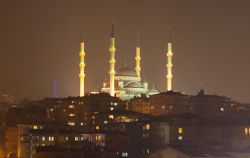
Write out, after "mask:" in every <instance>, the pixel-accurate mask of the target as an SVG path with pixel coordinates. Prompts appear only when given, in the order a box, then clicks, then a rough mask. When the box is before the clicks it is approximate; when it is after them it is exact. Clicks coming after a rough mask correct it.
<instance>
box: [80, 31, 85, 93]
mask: <svg viewBox="0 0 250 158" xmlns="http://www.w3.org/2000/svg"><path fill="white" fill-rule="evenodd" d="M79 56H80V63H79V68H80V74H79V78H80V97H83V96H84V93H85V92H84V78H85V73H84V68H85V63H84V57H85V51H84V42H83V32H81V42H80V53H79Z"/></svg>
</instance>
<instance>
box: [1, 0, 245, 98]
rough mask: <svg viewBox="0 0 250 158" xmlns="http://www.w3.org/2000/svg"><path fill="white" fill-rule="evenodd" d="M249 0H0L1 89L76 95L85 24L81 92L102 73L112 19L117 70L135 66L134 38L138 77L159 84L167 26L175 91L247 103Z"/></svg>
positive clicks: (100, 78) (98, 83)
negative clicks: (137, 49)
mask: <svg viewBox="0 0 250 158" xmlns="http://www.w3.org/2000/svg"><path fill="white" fill-rule="evenodd" d="M249 6H250V1H249V0H88V1H86V0H0V54H1V56H0V72H1V76H0V90H2V91H4V90H18V91H24V90H27V91H28V92H29V93H31V94H38V95H40V96H52V95H53V79H54V78H56V79H57V81H58V85H57V86H58V95H59V96H68V95H78V94H79V78H78V74H79V68H78V63H79V40H80V29H81V27H84V30H85V32H84V36H85V37H84V39H85V43H86V58H85V59H86V69H85V71H86V91H90V90H92V89H96V88H97V86H99V87H100V86H101V85H102V82H103V80H104V79H105V78H107V77H108V68H109V64H108V58H109V52H108V47H109V36H110V29H111V23H112V21H114V24H115V35H116V39H117V40H116V43H117V52H116V59H117V64H116V69H119V68H120V67H122V66H123V65H124V63H125V62H127V63H128V65H129V66H130V67H131V68H134V66H135V61H134V56H135V46H136V34H137V32H140V36H141V42H140V43H141V56H142V76H147V79H148V81H149V83H150V87H151V86H152V84H153V83H154V84H155V87H156V88H157V89H159V90H164V89H165V87H166V85H165V84H166V81H165V75H166V67H165V64H166V54H165V53H166V46H167V40H168V27H169V26H170V27H171V30H172V39H173V42H174V53H175V54H174V57H173V63H174V69H173V75H174V81H173V84H174V89H175V90H176V91H183V92H186V93H189V94H195V93H196V92H197V91H198V90H199V89H200V88H204V89H205V90H206V91H207V92H208V93H210V94H215V93H216V94H219V95H225V96H228V97H232V98H234V99H236V100H238V101H248V102H250V95H249V94H250V83H249V82H250V70H249V68H250V62H249V60H250V9H249Z"/></svg>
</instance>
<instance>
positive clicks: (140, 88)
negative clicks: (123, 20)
mask: <svg viewBox="0 0 250 158" xmlns="http://www.w3.org/2000/svg"><path fill="white" fill-rule="evenodd" d="M109 52H110V59H109V64H110V69H109V81H104V83H103V87H102V88H101V90H100V91H101V92H104V93H109V94H110V95H111V96H116V97H119V98H120V99H122V100H130V99H132V98H134V97H140V96H141V95H145V96H147V97H148V96H150V95H154V94H158V93H159V91H158V90H157V89H155V88H154V86H153V87H152V88H151V89H149V84H148V82H147V81H146V79H145V80H144V81H143V80H142V79H141V74H140V73H141V66H140V63H141V55H140V45H139V42H138V43H137V46H136V52H135V68H134V69H131V68H129V67H128V66H127V65H125V66H124V67H123V68H120V69H119V70H118V71H115V63H116V60H115V52H116V47H115V34H114V25H113V24H112V29H111V36H110V47H109ZM172 55H173V54H172V44H171V43H170V42H169V43H168V52H167V59H168V62H167V64H166V67H167V71H168V74H167V75H166V79H167V90H168V91H171V90H172V63H171V61H172ZM79 56H80V64H79V68H80V74H79V78H80V97H82V96H84V78H85V74H84V68H85V63H84V56H85V51H84V42H83V40H82V39H81V43H80V53H79Z"/></svg>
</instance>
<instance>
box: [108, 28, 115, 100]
mask: <svg viewBox="0 0 250 158" xmlns="http://www.w3.org/2000/svg"><path fill="white" fill-rule="evenodd" d="M115 51H116V48H115V35H114V24H112V29H111V36H110V47H109V52H110V58H109V64H110V69H109V76H110V89H109V90H110V95H111V96H115Z"/></svg>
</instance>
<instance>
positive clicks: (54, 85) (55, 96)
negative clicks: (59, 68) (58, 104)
mask: <svg viewBox="0 0 250 158" xmlns="http://www.w3.org/2000/svg"><path fill="white" fill-rule="evenodd" d="M53 97H54V98H57V93H56V79H54V80H53Z"/></svg>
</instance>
